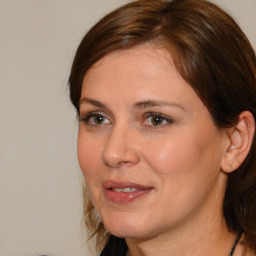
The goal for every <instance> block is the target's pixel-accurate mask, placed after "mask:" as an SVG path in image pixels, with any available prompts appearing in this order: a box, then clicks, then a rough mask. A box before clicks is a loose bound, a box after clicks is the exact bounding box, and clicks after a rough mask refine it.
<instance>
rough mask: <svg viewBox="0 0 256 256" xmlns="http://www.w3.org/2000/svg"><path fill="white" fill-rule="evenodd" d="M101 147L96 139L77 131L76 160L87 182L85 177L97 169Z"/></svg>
mask: <svg viewBox="0 0 256 256" xmlns="http://www.w3.org/2000/svg"><path fill="white" fill-rule="evenodd" d="M101 148H102V147H101V146H100V145H99V143H98V142H97V140H95V139H90V137H89V136H86V135H85V134H84V133H83V132H81V131H79V134H78V140H77V154H78V162H79V165H80V168H81V170H82V173H83V175H84V177H85V179H86V182H88V180H87V179H89V177H90V176H93V175H95V174H96V173H97V170H98V169H99V163H100V161H99V160H100V158H101V152H100V149H101Z"/></svg>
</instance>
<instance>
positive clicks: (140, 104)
mask: <svg viewBox="0 0 256 256" xmlns="http://www.w3.org/2000/svg"><path fill="white" fill-rule="evenodd" d="M159 106H169V107H176V108H180V109H182V110H184V111H185V108H184V107H183V106H182V105H180V104H178V103H175V102H170V101H162V100H159V101H158V100H146V101H140V102H137V103H135V104H134V107H135V108H148V107H159Z"/></svg>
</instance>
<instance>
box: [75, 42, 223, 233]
mask: <svg viewBox="0 0 256 256" xmlns="http://www.w3.org/2000/svg"><path fill="white" fill-rule="evenodd" d="M226 147H227V138H226V136H225V132H223V131H220V130H219V129H217V128H216V127H215V125H214V123H213V121H212V119H211V116H210V114H209V112H208V110H207V108H206V107H205V106H204V104H203V103H202V101H201V100H200V99H199V97H198V96H197V95H196V93H195V92H194V91H193V89H192V88H191V87H190V86H189V85H188V84H187V83H186V82H185V81H184V80H183V79H182V78H181V76H180V75H179V73H178V72H177V71H176V69H175V67H174V65H173V62H172V58H171V56H170V54H169V53H168V52H167V51H166V50H165V49H162V48H161V49H160V48H157V47H154V46H152V45H141V46H137V47H134V48H132V49H130V50H123V51H118V52H114V53H111V54H109V55H107V56H106V57H104V58H103V59H102V60H100V61H99V62H98V63H96V64H95V65H94V66H93V67H92V68H91V69H90V70H89V71H88V72H87V73H86V75H85V77H84V81H83V87H82V94H81V101H80V128H79V136H78V158H79V163H80V166H81V169H82V172H83V174H84V177H85V180H86V183H87V186H88V190H89V193H90V196H91V199H92V202H93V204H94V206H95V208H96V210H97V211H98V213H99V214H100V216H101V218H102V220H103V222H104V224H105V227H106V228H107V229H108V230H109V231H110V232H111V233H112V234H114V235H116V236H119V237H126V238H127V237H135V238H136V237H137V238H147V237H152V236H156V235H158V234H163V233H166V232H171V231H172V230H175V229H177V228H182V227H184V226H186V225H188V224H189V223H190V224H192V223H196V222H197V221H198V220H200V221H202V220H203V219H204V218H205V219H207V220H208V221H212V220H213V219H214V218H215V216H217V217H218V218H219V217H220V216H219V215H221V208H222V207H221V205H222V200H223V194H224V190H225V184H226V175H225V174H224V173H223V172H222V171H221V170H220V165H221V162H222V161H223V155H224V153H225V148H226ZM198 224H199V222H198Z"/></svg>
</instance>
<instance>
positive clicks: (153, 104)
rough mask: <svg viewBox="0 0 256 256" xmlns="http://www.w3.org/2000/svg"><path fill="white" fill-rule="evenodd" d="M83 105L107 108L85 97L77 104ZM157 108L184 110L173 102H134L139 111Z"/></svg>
mask: <svg viewBox="0 0 256 256" xmlns="http://www.w3.org/2000/svg"><path fill="white" fill-rule="evenodd" d="M85 103H89V104H91V105H93V106H96V107H100V108H106V109H107V108H108V107H107V106H106V105H105V104H103V103H102V102H100V101H98V100H94V99H91V98H87V97H84V98H82V99H81V100H80V102H79V104H80V105H81V104H85ZM159 106H169V107H176V108H180V109H182V110H184V111H185V108H184V107H183V106H182V105H180V104H178V103H175V102H169V101H161V100H145V101H139V102H136V103H135V104H134V108H139V109H143V108H148V107H159Z"/></svg>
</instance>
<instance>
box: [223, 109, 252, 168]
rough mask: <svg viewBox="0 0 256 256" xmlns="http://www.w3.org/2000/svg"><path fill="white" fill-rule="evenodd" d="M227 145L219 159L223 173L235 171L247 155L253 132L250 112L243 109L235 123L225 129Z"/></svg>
mask: <svg viewBox="0 0 256 256" xmlns="http://www.w3.org/2000/svg"><path fill="white" fill-rule="evenodd" d="M226 132H227V135H228V136H227V138H228V141H227V146H226V149H225V152H224V155H223V158H222V161H221V170H222V171H224V172H225V173H230V172H233V171H235V170H236V169H237V168H239V166H240V165H241V164H242V163H243V161H244V160H245V158H246V156H247V155H248V153H249V151H250V149H251V145H252V141H253V136H254V132H255V120H254V117H253V115H252V113H251V112H249V111H243V112H241V113H240V115H239V120H238V123H237V124H236V125H234V126H233V127H231V128H228V129H227V130H226Z"/></svg>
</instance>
